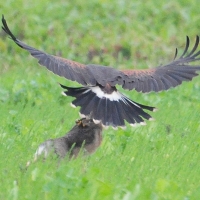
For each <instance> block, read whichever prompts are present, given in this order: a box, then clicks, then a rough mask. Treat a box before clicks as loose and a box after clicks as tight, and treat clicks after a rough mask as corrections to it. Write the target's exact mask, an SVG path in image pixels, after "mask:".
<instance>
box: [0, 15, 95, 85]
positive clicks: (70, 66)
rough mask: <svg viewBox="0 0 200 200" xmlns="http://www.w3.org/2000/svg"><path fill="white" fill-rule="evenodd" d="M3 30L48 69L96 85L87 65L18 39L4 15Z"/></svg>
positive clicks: (79, 81) (70, 78)
mask: <svg viewBox="0 0 200 200" xmlns="http://www.w3.org/2000/svg"><path fill="white" fill-rule="evenodd" d="M2 23H3V26H2V28H3V30H4V31H5V32H6V33H7V34H8V35H9V36H10V37H11V39H12V40H13V41H14V42H15V43H16V44H17V45H18V46H20V47H21V48H23V49H25V50H27V51H29V53H30V54H31V55H32V56H33V57H35V58H36V59H37V60H38V62H39V64H41V65H42V66H45V67H46V68H47V69H48V70H50V71H52V72H53V73H54V74H57V75H59V76H63V77H65V78H67V79H69V80H72V81H77V82H78V83H80V84H82V85H96V80H95V77H94V76H93V74H92V73H91V70H89V69H88V68H87V66H86V65H84V64H81V63H78V62H75V61H71V60H67V59H64V58H61V57H57V56H53V55H50V54H47V53H45V52H43V51H40V50H37V49H35V48H33V47H30V46H28V45H26V44H25V43H23V42H21V41H20V40H18V39H17V38H16V37H15V36H14V35H13V34H12V32H11V31H10V29H9V28H8V25H7V23H6V20H5V19H4V16H2Z"/></svg>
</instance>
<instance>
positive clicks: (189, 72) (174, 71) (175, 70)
mask: <svg viewBox="0 0 200 200" xmlns="http://www.w3.org/2000/svg"><path fill="white" fill-rule="evenodd" d="M189 46H190V40H189V37H188V36H187V38H186V46H185V49H184V52H183V53H182V55H181V56H180V57H179V58H178V59H176V56H177V52H178V50H176V52H175V60H174V61H172V62H171V63H169V64H167V65H164V66H160V67H156V68H152V69H146V70H144V69H143V70H121V72H122V73H123V74H124V84H122V87H123V88H124V89H128V90H132V89H135V90H136V91H138V92H140V91H141V92H144V93H145V92H150V91H155V92H159V91H161V90H168V89H169V88H171V87H176V86H178V85H180V84H181V83H182V82H183V81H191V80H192V79H193V78H194V77H195V76H197V75H198V74H197V71H199V70H200V65H192V64H191V63H192V62H195V61H198V60H200V57H199V55H200V50H199V51H197V48H198V46H199V36H197V37H196V41H195V44H194V46H193V48H192V50H191V51H190V52H189V53H188V49H189ZM186 54H187V55H186ZM132 82H134V84H133V83H132ZM141 87H142V89H141Z"/></svg>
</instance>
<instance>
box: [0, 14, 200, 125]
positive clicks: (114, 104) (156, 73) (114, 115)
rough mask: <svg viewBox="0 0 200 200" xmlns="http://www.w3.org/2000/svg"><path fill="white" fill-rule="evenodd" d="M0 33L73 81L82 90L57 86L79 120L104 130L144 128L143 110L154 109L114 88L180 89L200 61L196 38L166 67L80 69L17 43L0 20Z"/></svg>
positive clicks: (95, 66) (194, 73) (52, 69)
mask: <svg viewBox="0 0 200 200" xmlns="http://www.w3.org/2000/svg"><path fill="white" fill-rule="evenodd" d="M2 23H3V27H2V28H3V30H4V31H5V32H6V33H7V34H8V35H9V36H10V37H11V39H12V40H13V41H14V42H15V43H16V44H17V45H18V46H20V47H21V48H23V49H25V50H27V51H28V52H29V53H30V54H31V55H32V56H33V57H35V58H36V59H37V60H38V62H39V64H41V65H42V66H45V67H46V68H47V69H48V70H50V71H52V72H53V73H55V74H57V75H59V76H62V77H65V78H66V79H69V80H72V81H76V82H78V83H80V84H82V85H83V86H84V87H80V88H71V87H66V86H63V85H61V87H62V88H64V89H66V91H65V92H64V94H65V95H70V96H72V97H75V98H76V99H75V100H74V101H73V102H72V105H73V106H80V107H81V109H80V113H81V114H82V116H88V115H90V117H91V118H92V119H94V121H95V122H98V121H101V122H102V124H103V125H104V126H113V127H117V126H122V127H123V126H125V121H127V122H128V123H130V124H131V125H135V124H136V123H140V124H145V122H144V119H147V120H151V119H152V118H151V116H150V115H149V114H148V113H146V112H145V111H144V110H149V111H154V107H150V106H145V105H141V104H139V103H136V102H134V101H132V100H130V99H129V98H127V97H126V96H124V95H123V94H121V93H120V92H118V91H117V89H116V87H115V86H116V85H121V86H122V88H124V89H127V90H133V89H135V90H136V91H138V92H143V93H146V92H151V91H154V92H159V91H162V90H168V89H169V88H171V87H176V86H178V85H180V84H181V83H182V82H183V81H191V80H192V79H193V77H195V76H197V75H198V74H197V71H198V70H200V65H198V66H194V65H191V63H192V62H195V61H198V60H200V56H199V55H200V51H197V47H198V45H199V36H197V37H196V42H195V45H194V47H193V49H192V50H191V51H190V52H189V53H188V48H189V45H190V41H189V38H188V37H187V40H186V47H185V50H184V52H183V54H182V55H181V56H180V57H179V58H177V52H178V51H177V50H176V53H175V58H174V60H173V61H172V62H170V63H169V64H166V65H163V66H160V67H157V68H153V69H144V70H136V69H134V70H117V69H114V68H112V67H107V66H101V65H93V64H89V65H84V64H81V63H77V62H74V61H71V60H67V59H64V58H61V57H57V56H53V55H50V54H47V53H45V52H43V51H40V50H37V49H35V48H33V47H30V46H28V45H26V44H25V43H23V42H21V41H20V40H18V39H17V38H16V37H15V36H14V35H13V34H12V32H11V31H10V30H9V28H8V26H7V24H6V21H5V19H4V17H2Z"/></svg>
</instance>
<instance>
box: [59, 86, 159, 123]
mask: <svg viewBox="0 0 200 200" xmlns="http://www.w3.org/2000/svg"><path fill="white" fill-rule="evenodd" d="M61 87H62V88H64V89H67V90H66V91H64V92H63V94H64V95H67V96H72V97H75V98H76V99H75V100H74V101H73V102H72V106H73V107H77V106H80V107H81V109H80V114H81V117H86V116H90V118H91V119H93V120H94V122H96V123H99V122H101V123H102V124H103V125H104V126H112V127H118V126H119V127H125V121H127V122H128V123H129V124H131V125H132V126H134V125H136V124H137V123H140V124H142V125H145V124H146V123H145V121H144V119H146V120H153V118H152V117H151V116H150V115H149V114H148V113H146V112H145V111H144V110H149V111H155V110H156V109H155V108H154V107H150V106H145V105H142V104H139V103H136V102H134V101H132V100H130V99H129V98H127V97H126V96H124V95H123V94H121V93H119V92H118V91H117V93H116V94H117V95H118V96H119V97H118V98H116V97H115V98H112V99H111V98H107V97H99V96H98V95H97V94H96V93H95V92H94V89H93V88H94V87H79V88H72V87H66V86H64V85H61ZM95 87H97V86H95Z"/></svg>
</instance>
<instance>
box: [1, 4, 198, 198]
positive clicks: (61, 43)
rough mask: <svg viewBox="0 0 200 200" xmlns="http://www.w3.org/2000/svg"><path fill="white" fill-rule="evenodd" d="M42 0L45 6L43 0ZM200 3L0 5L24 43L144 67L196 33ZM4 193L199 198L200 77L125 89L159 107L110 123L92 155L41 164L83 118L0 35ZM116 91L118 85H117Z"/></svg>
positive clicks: (53, 81) (46, 75)
mask: <svg viewBox="0 0 200 200" xmlns="http://www.w3.org/2000/svg"><path fill="white" fill-rule="evenodd" d="M41 2H42V3H41ZM198 5H199V1H198V0H190V1H188V0H187V1H186V0H179V1H176V2H174V1H166V2H164V1H157V0H152V1H147V2H146V1H122V0H118V1H114V0H110V1H106V0H99V1H97V0H96V1H95V0H91V1H83V0H75V1H73V2H72V1H55V2H53V1H52V2H50V1H47V0H44V1H39V0H36V1H34V2H32V3H30V2H28V1H25V0H15V1H11V0H7V1H6V2H0V14H4V15H5V17H6V20H7V22H8V25H9V26H10V28H11V30H13V32H14V33H15V34H16V35H17V36H18V37H19V38H20V39H21V40H23V41H24V42H26V43H28V44H30V45H32V46H34V47H36V48H39V49H43V50H45V51H46V52H49V53H52V54H56V55H62V56H63V57H66V58H68V59H73V60H76V61H78V62H82V63H96V64H102V65H110V66H114V67H116V68H147V67H154V66H158V65H160V64H162V63H166V62H168V61H170V60H172V59H173V55H174V51H175V48H176V47H180V48H179V49H180V51H181V50H183V48H184V44H185V36H186V35H188V36H190V37H191V41H192V42H194V41H195V40H194V39H195V36H196V35H197V34H199V30H200V23H199V21H200V15H199V6H198ZM0 36H1V37H0V52H1V53H0V60H1V65H0V144H1V145H0V158H1V159H0V199H15V200H16V199H20V200H21V199H34V200H35V199H70V200H71V199H74V200H76V199H78V198H79V199H86V200H88V199H89V200H93V199H95V200H98V199H100V200H102V199H109V200H110V199H116V200H118V199H120V200H121V199H122V200H133V199H139V200H140V199H141V200H143V199H153V200H154V199H155V200H157V199H166V200H168V199H172V200H175V199H185V200H186V199H199V197H200V179H199V177H200V167H199V164H200V134H199V132H200V125H199V118H200V114H199V113H200V104H199V100H200V92H199V91H200V78H199V77H197V78H195V79H194V80H193V81H192V82H190V83H184V84H182V85H181V86H179V87H177V88H175V89H172V90H169V91H166V92H161V93H158V94H157V93H150V94H141V93H137V92H135V91H131V92H128V91H123V92H124V93H125V94H126V95H128V96H129V97H130V98H131V99H133V100H134V101H136V102H139V103H142V104H146V105H150V106H156V107H157V108H159V110H158V112H156V113H151V114H152V116H153V117H154V118H155V119H156V121H153V122H147V126H138V127H136V128H132V127H130V126H129V125H128V126H127V129H126V130H121V129H119V130H117V131H116V130H113V129H108V130H104V139H103V144H102V146H101V147H100V148H99V149H98V150H97V152H96V153H95V154H93V155H91V156H90V157H87V158H81V157H80V158H78V159H76V160H73V161H70V162H68V161H67V159H66V160H64V161H63V162H62V163H60V165H58V164H57V161H56V160H55V159H49V160H47V161H46V162H42V161H38V162H36V163H34V164H32V165H31V166H30V167H29V168H28V169H26V167H25V166H26V162H27V161H28V160H31V159H32V158H33V154H34V152H35V150H36V148H37V147H38V145H39V144H40V143H41V142H43V141H45V140H47V139H50V138H56V137H59V136H62V135H64V134H65V133H66V132H67V131H69V130H70V129H71V128H72V126H73V125H74V121H75V120H76V119H77V118H79V116H78V111H79V109H78V108H77V109H73V108H71V107H70V102H71V101H72V98H70V97H68V98H66V97H63V96H61V95H60V93H61V91H62V90H61V88H60V87H59V85H58V84H57V82H60V83H62V84H66V85H68V86H74V85H78V84H75V83H74V82H70V81H67V80H65V79H62V78H60V77H57V76H55V75H53V74H52V73H50V72H48V71H47V70H46V69H44V68H42V67H41V66H39V65H38V64H37V61H36V60H34V59H33V58H31V57H30V56H29V55H28V53H26V52H25V51H23V50H22V49H20V48H18V47H17V46H16V45H15V44H14V43H13V42H12V41H11V40H9V39H7V37H6V36H5V34H4V33H3V31H1V32H0ZM119 89H120V88H119Z"/></svg>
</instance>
